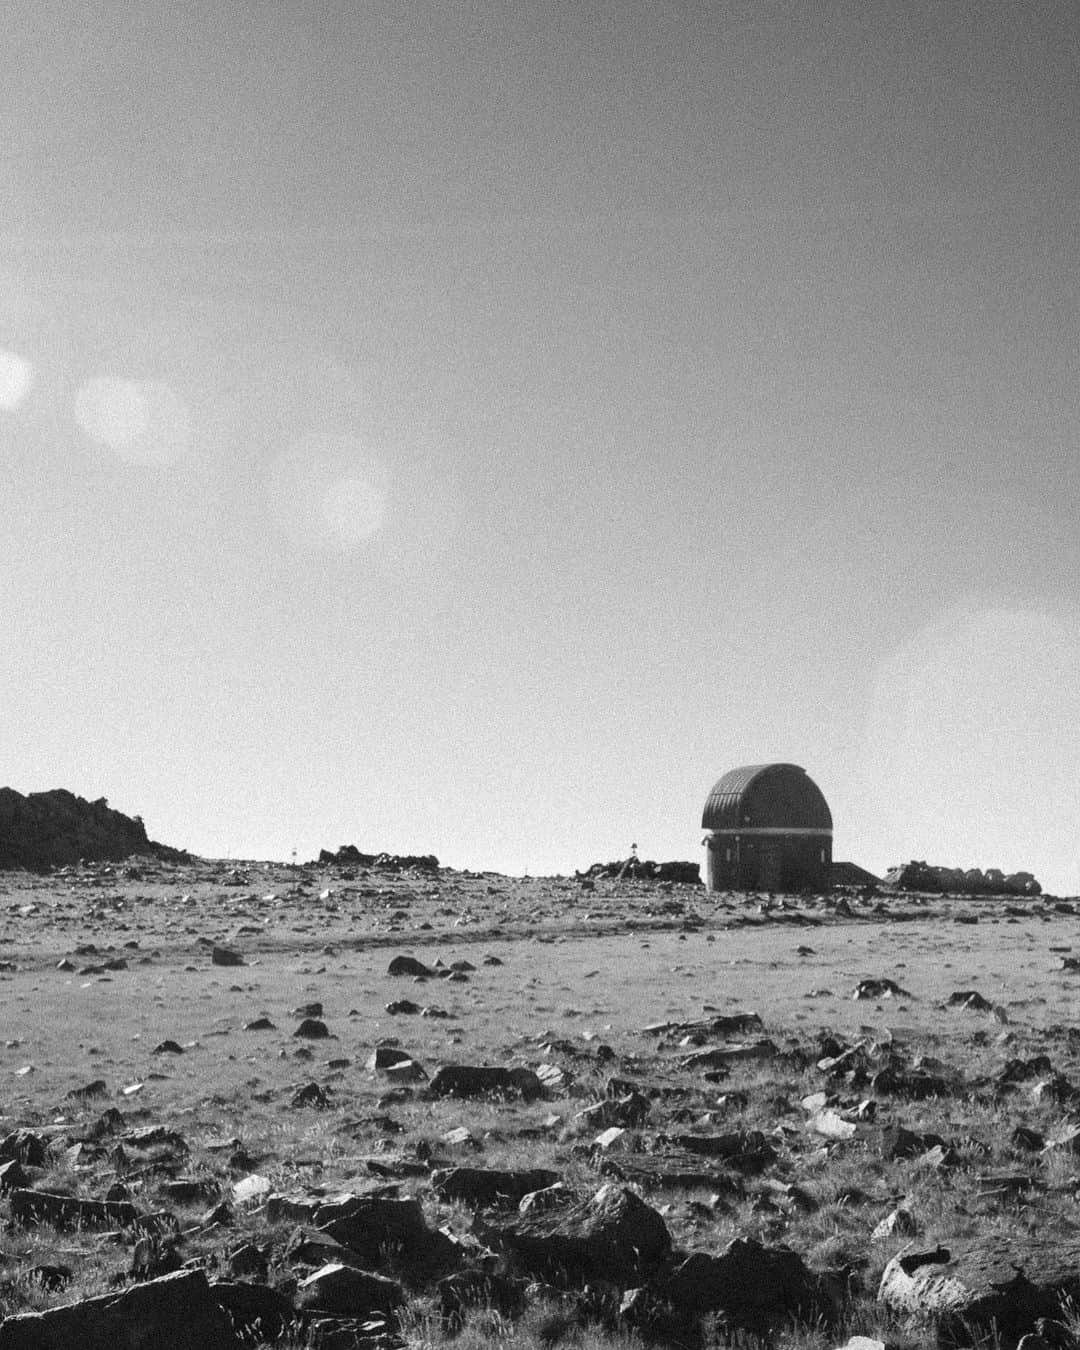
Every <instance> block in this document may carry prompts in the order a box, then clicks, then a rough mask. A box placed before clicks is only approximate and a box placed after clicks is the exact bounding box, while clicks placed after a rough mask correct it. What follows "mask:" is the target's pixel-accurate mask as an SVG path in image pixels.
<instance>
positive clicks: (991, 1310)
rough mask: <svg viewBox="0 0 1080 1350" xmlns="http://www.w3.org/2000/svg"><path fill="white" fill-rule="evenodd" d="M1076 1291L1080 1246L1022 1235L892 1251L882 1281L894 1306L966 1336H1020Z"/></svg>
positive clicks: (943, 1332) (953, 1335)
mask: <svg viewBox="0 0 1080 1350" xmlns="http://www.w3.org/2000/svg"><path fill="white" fill-rule="evenodd" d="M1078 1297H1080V1246H1078V1245H1077V1244H1076V1242H1075V1241H1074V1242H1069V1241H1061V1242H1049V1241H1046V1242H1044V1241H1039V1240H1036V1239H1031V1238H1027V1237H1020V1236H1017V1237H1016V1238H1012V1239H1009V1238H998V1239H993V1240H987V1241H985V1242H977V1243H973V1244H970V1245H968V1246H965V1247H962V1248H960V1249H954V1250H950V1249H948V1248H945V1247H938V1248H937V1249H936V1250H934V1251H927V1252H910V1251H909V1252H907V1253H904V1254H901V1255H899V1256H894V1257H893V1259H892V1260H891V1261H890V1262H889V1263H888V1265H887V1266H886V1267H885V1270H884V1273H883V1274H882V1277H881V1285H880V1286H879V1288H878V1302H879V1303H880V1304H882V1305H883V1307H885V1308H886V1309H887V1310H888V1311H889V1312H891V1313H894V1314H897V1315H900V1316H903V1317H907V1318H910V1319H913V1320H915V1321H918V1322H924V1323H933V1324H935V1326H936V1327H937V1330H938V1335H939V1338H944V1339H948V1340H960V1341H961V1343H970V1342H971V1341H972V1340H973V1339H975V1338H976V1337H977V1336H979V1335H980V1334H984V1335H986V1336H988V1337H989V1336H991V1335H992V1336H994V1337H996V1338H1000V1339H1002V1340H1004V1341H1006V1342H1009V1343H1015V1341H1016V1340H1018V1339H1019V1338H1020V1337H1021V1336H1023V1335H1025V1334H1026V1333H1028V1332H1032V1331H1034V1330H1035V1323H1036V1321H1037V1320H1038V1319H1039V1318H1040V1317H1048V1318H1057V1317H1060V1316H1061V1312H1062V1302H1063V1300H1076V1299H1077V1298H1078Z"/></svg>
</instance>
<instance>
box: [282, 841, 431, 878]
mask: <svg viewBox="0 0 1080 1350" xmlns="http://www.w3.org/2000/svg"><path fill="white" fill-rule="evenodd" d="M328 865H332V866H337V867H376V868H379V869H380V870H382V871H384V872H409V871H414V872H437V871H438V870H439V860H438V858H436V856H435V854H434V853H361V852H360V850H359V849H358V848H357V847H356V845H355V844H342V846H341V847H340V848H339V849H338V851H337V852H336V853H331V852H330V850H329V849H327V848H323V849H320V850H319V856H318V858H317V859H316V860H315V862H313V863H310V864H309V866H311V867H316V866H318V867H326V866H328Z"/></svg>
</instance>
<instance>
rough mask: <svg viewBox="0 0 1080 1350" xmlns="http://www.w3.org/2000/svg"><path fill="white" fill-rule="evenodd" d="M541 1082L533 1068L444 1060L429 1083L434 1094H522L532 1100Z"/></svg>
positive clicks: (541, 1087)
mask: <svg viewBox="0 0 1080 1350" xmlns="http://www.w3.org/2000/svg"><path fill="white" fill-rule="evenodd" d="M543 1091H544V1088H543V1084H542V1083H541V1082H540V1079H539V1078H538V1077H537V1076H536V1074H535V1073H534V1072H533V1070H532V1069H524V1068H512V1069H508V1068H506V1066H505V1065H502V1064H497V1065H488V1064H444V1065H443V1066H442V1068H440V1069H438V1070H436V1073H435V1076H434V1077H433V1078H432V1080H431V1083H430V1084H429V1086H428V1092H429V1093H430V1094H431V1096H433V1097H488V1096H499V1097H521V1098H523V1099H524V1100H525V1101H533V1100H535V1099H536V1098H537V1097H540V1096H542V1095H543Z"/></svg>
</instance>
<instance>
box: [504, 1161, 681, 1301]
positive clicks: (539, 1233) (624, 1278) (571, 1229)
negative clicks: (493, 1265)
mask: <svg viewBox="0 0 1080 1350" xmlns="http://www.w3.org/2000/svg"><path fill="white" fill-rule="evenodd" d="M486 1236H488V1237H489V1238H493V1239H494V1240H495V1241H496V1242H497V1244H498V1245H499V1246H501V1247H503V1249H504V1250H505V1251H507V1253H508V1254H509V1255H510V1257H511V1260H512V1262H513V1263H514V1264H515V1265H516V1266H518V1267H519V1268H520V1269H521V1270H522V1271H524V1272H525V1273H527V1274H529V1275H533V1276H535V1277H537V1278H540V1279H545V1280H548V1281H549V1282H550V1283H553V1284H563V1285H567V1284H584V1283H587V1282H591V1281H595V1280H606V1281H609V1282H610V1283H612V1284H615V1285H618V1286H619V1288H621V1289H631V1288H634V1287H635V1286H637V1285H641V1284H644V1283H647V1281H648V1280H649V1278H650V1277H651V1276H653V1275H654V1274H656V1273H657V1272H658V1271H659V1270H660V1269H661V1268H662V1267H663V1266H664V1264H665V1263H666V1262H667V1261H668V1260H669V1258H670V1256H671V1234H670V1233H669V1232H668V1230H667V1225H666V1224H665V1223H664V1220H663V1218H662V1217H661V1216H660V1215H659V1214H658V1213H657V1211H656V1210H655V1209H653V1208H652V1206H651V1205H647V1204H646V1203H645V1201H644V1200H642V1199H641V1198H640V1197H639V1196H638V1195H636V1194H635V1193H634V1192H633V1191H632V1190H629V1189H628V1188H627V1187H625V1186H620V1185H618V1184H617V1183H614V1182H611V1183H609V1184H607V1185H606V1186H602V1187H601V1188H600V1190H598V1191H597V1192H596V1194H595V1195H594V1196H593V1197H592V1198H591V1199H590V1200H588V1201H586V1202H585V1203H584V1204H581V1205H575V1206H573V1207H572V1208H570V1209H566V1210H562V1211H554V1212H551V1213H548V1214H541V1215H538V1216H536V1218H532V1217H531V1216H530V1217H527V1218H524V1219H520V1220H519V1221H518V1222H517V1223H516V1224H514V1225H512V1226H510V1227H507V1228H505V1229H502V1230H489V1231H488V1232H487V1234H486Z"/></svg>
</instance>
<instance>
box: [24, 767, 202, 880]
mask: <svg viewBox="0 0 1080 1350" xmlns="http://www.w3.org/2000/svg"><path fill="white" fill-rule="evenodd" d="M131 857H154V858H158V859H160V860H162V861H172V862H183V861H186V860H188V859H189V858H190V854H187V853H184V852H183V851H182V850H180V849H175V848H168V847H167V846H166V845H165V844H158V843H155V842H154V840H153V839H148V838H147V837H146V828H145V826H144V825H143V823H142V820H141V819H140V818H139V817H138V816H134V817H133V816H125V815H124V813H123V812H122V811H114V810H113V809H112V808H111V807H110V806H109V803H108V802H107V801H106V800H105V798H104V797H100V798H99V799H98V800H97V801H93V802H89V801H87V800H86V798H85V797H76V795H75V794H74V793H73V792H68V791H67V789H66V788H54V789H53V790H52V791H51V792H30V793H27V794H26V796H23V794H22V793H21V792H16V791H15V789H14V788H9V787H5V788H0V868H26V869H27V870H28V871H32V872H43V871H47V870H48V869H49V868H50V867H66V866H69V865H71V864H72V863H77V862H80V861H83V862H122V861H123V860H124V859H125V858H131Z"/></svg>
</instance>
